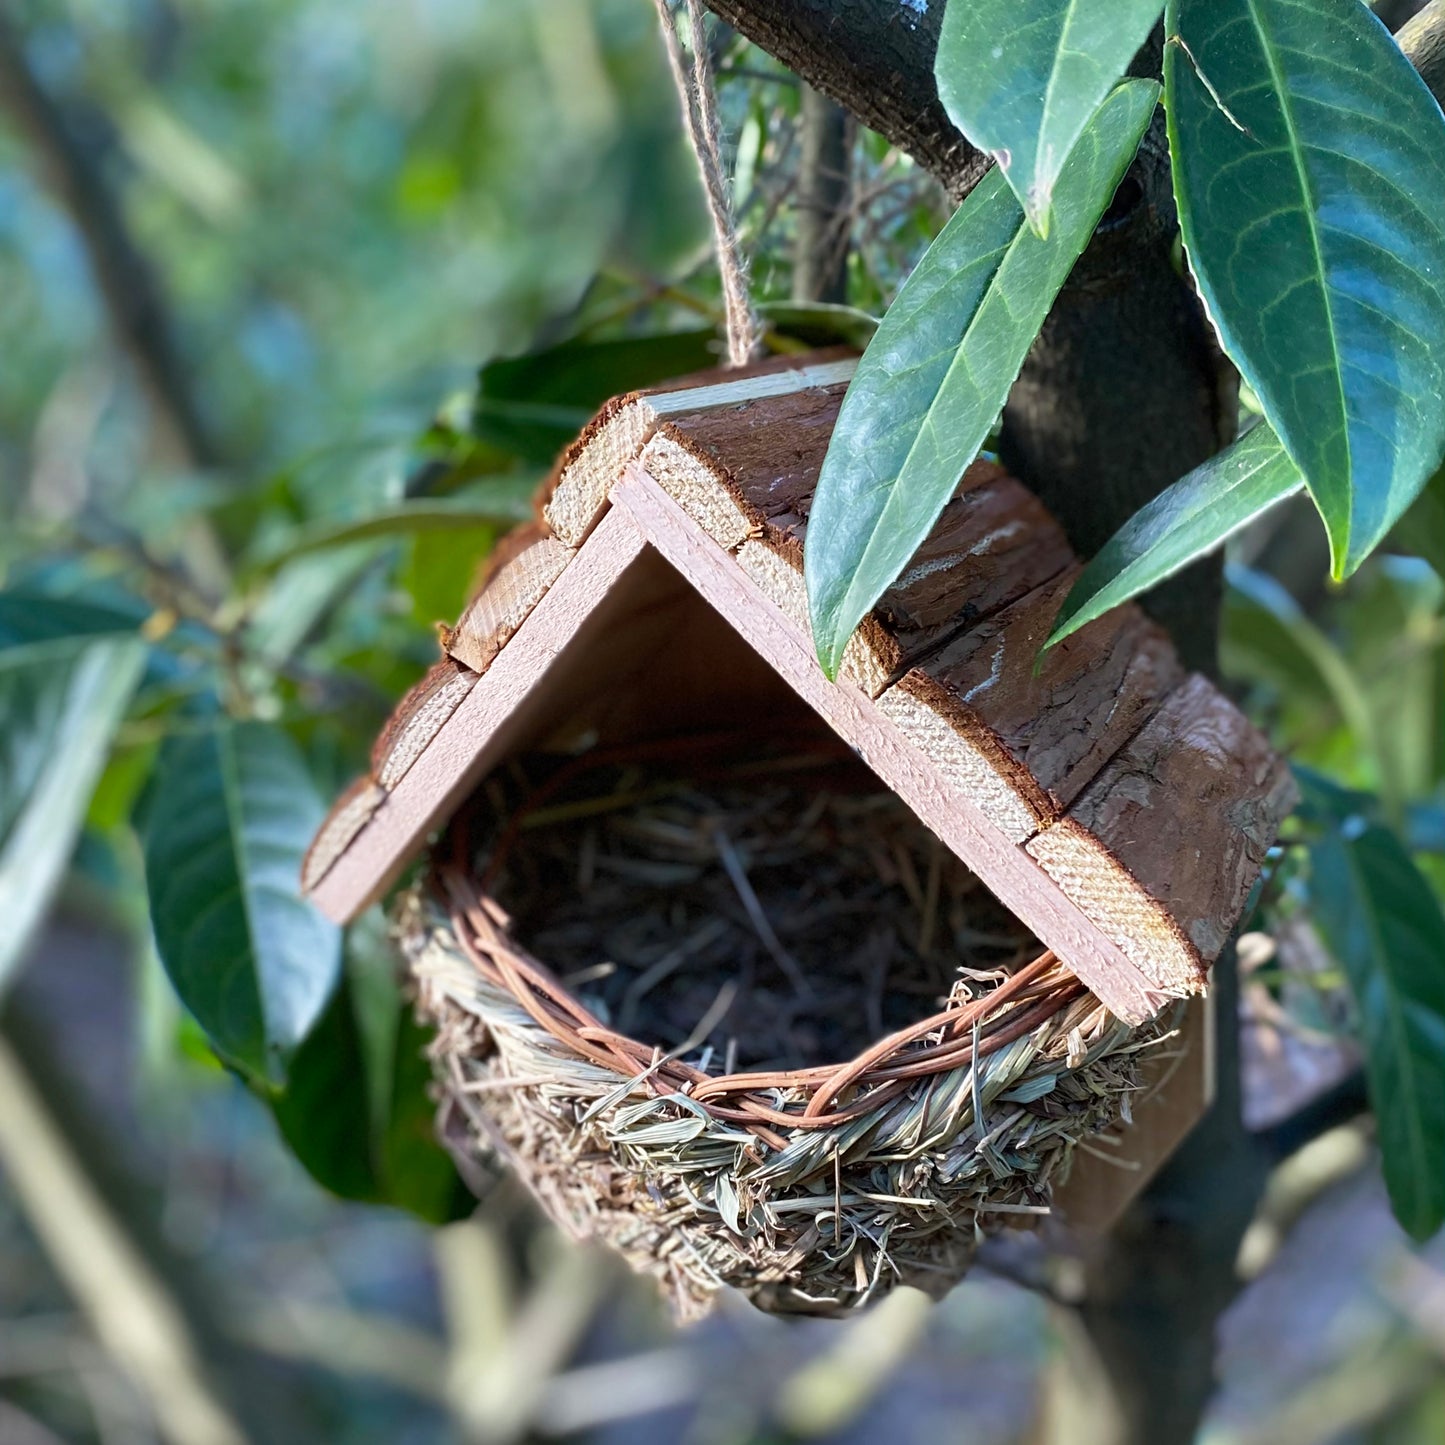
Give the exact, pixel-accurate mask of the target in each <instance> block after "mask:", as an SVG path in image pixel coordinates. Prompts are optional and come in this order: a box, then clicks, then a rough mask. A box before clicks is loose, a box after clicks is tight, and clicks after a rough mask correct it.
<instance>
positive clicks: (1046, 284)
mask: <svg viewBox="0 0 1445 1445" xmlns="http://www.w3.org/2000/svg"><path fill="white" fill-rule="evenodd" d="M1157 95H1158V88H1157V87H1156V86H1154V85H1153V84H1151V83H1149V82H1147V81H1142V80H1139V81H1128V82H1126V83H1125V84H1123V85H1121V86H1119V88H1118V89H1117V90H1115V91H1114V93H1113V94H1112V95H1111V96H1110V97H1109V98H1108V100H1106V101H1105V102H1104V104H1103V106H1102V107H1101V108H1100V110H1099V112H1098V114H1097V115H1096V116H1095V118H1094V120H1093V122H1092V123H1091V124H1090V126H1089V128H1088V129H1087V130H1086V131H1085V133H1084V135H1083V138H1082V139H1081V140H1080V141H1079V143H1078V145H1077V146H1076V147H1075V148H1074V152H1073V154H1072V155H1071V156H1070V158H1069V161H1068V163H1067V164H1066V165H1065V166H1064V169H1063V173H1062V174H1061V176H1060V178H1059V183H1058V186H1057V187H1056V189H1055V193H1054V223H1053V225H1052V227H1051V229H1050V232H1049V238H1048V239H1047V240H1045V241H1041V240H1040V239H1039V238H1038V237H1037V236H1036V235H1034V233H1033V232H1032V231H1031V230H1029V228H1028V225H1027V223H1026V222H1025V220H1024V214H1023V210H1022V209H1021V208H1020V206H1019V204H1018V202H1017V201H1016V200H1015V199H1014V196H1013V193H1012V192H1011V191H1010V190H1009V188H1008V185H1007V184H1006V182H1005V181H1004V180H1003V178H1002V177H1001V176H1000V175H998V173H997V172H991V173H990V174H989V175H987V176H985V177H984V179H983V180H982V181H981V182H980V183H979V185H978V186H977V187H976V188H975V189H974V191H973V193H972V194H971V195H970V196H969V198H968V199H967V200H966V201H965V202H964V203H963V205H962V206H960V207H959V209H958V211H957V213H956V214H955V215H954V217H953V219H952V220H950V221H949V223H948V224H947V225H946V226H945V227H944V228H943V230H942V231H941V232H940V233H939V236H938V239H937V240H935V241H934V243H933V245H932V246H930V247H929V249H928V252H927V254H926V255H925V256H924V257H923V259H922V260H921V261H920V262H919V263H918V266H917V268H916V269H915V270H914V272H913V274H912V275H911V276H910V277H909V278H908V281H907V282H906V283H905V284H904V287H903V289H902V290H901V291H900V292H899V294H898V299H897V300H896V301H895V302H894V303H893V306H892V308H891V309H890V310H889V312H888V314H887V316H885V317H884V318H883V321H882V324H881V325H880V326H879V328H878V334H877V335H876V336H875V337H874V338H873V341H872V343H871V344H870V345H869V347H868V350H867V351H866V352H865V353H864V355H863V359H862V361H861V362H860V363H859V364H858V371H857V374H856V375H855V377H854V379H853V384H852V385H851V386H850V387H849V389H848V394H847V396H846V397H845V399H844V402H843V408H842V411H841V413H840V414H839V417H838V424H837V426H836V427H835V428H834V431H833V437H832V441H831V442H830V443H829V446H828V455H827V458H826V459H825V461H824V463H823V470H822V475H821V476H820V478H819V481H818V490H817V494H816V496H815V497H814V500H813V508H812V512H811V515H810V519H809V523H808V550H807V556H806V559H805V564H804V566H805V575H806V579H807V584H808V604H809V608H810V611H811V614H812V621H813V636H814V642H815V644H816V646H817V649H818V657H819V659H820V660H821V661H822V664H823V667H824V670H825V671H826V672H827V673H828V674H829V675H830V676H832V675H834V674H835V673H836V672H837V669H838V664H839V662H840V661H841V659H842V656H843V648H844V646H845V645H846V643H847V641H848V638H849V636H850V635H851V633H852V631H853V629H854V628H855V627H856V626H857V625H858V623H859V621H860V620H861V619H862V618H863V616H864V615H865V614H866V613H867V612H868V610H869V608H871V607H872V606H873V604H874V603H875V602H876V601H877V600H878V598H879V597H880V596H881V595H882V594H883V592H884V591H885V590H886V589H887V587H888V586H889V585H890V584H891V583H892V582H893V581H894V579H895V578H896V577H897V576H898V574H899V573H900V572H901V571H902V570H903V568H904V567H905V566H906V565H907V563H908V559H909V558H910V557H911V556H912V555H913V553H914V551H915V550H916V549H917V547H918V545H919V543H920V542H922V541H923V539H924V538H925V537H926V536H927V535H928V532H929V529H930V528H931V527H932V526H933V524H934V522H935V521H936V520H937V518H938V514H939V513H940V512H941V511H942V510H943V508H944V505H945V504H946V503H947V501H948V499H949V497H950V496H952V494H953V491H954V489H955V487H957V485H958V480H959V478H960V477H961V476H962V475H963V471H964V468H965V467H967V466H968V464H969V463H970V462H971V461H972V460H973V459H974V457H975V456H976V455H977V453H978V449H979V448H980V447H981V446H982V445H983V442H984V439H985V438H986V437H987V435H988V433H989V430H990V428H991V427H992V426H993V424H994V422H995V420H996V419H997V417H998V414H999V411H1000V410H1001V409H1002V407H1003V403H1004V400H1005V398H1006V397H1007V395H1008V390H1009V387H1010V386H1011V385H1012V384H1013V381H1014V378H1015V377H1017V375H1018V373H1019V368H1020V367H1021V366H1022V365H1023V361H1024V357H1025V355H1026V354H1027V352H1028V348H1029V346H1030V345H1031V344H1032V342H1033V339H1034V337H1035V336H1036V335H1037V334H1038V330H1039V327H1040V326H1041V325H1042V324H1043V320H1044V317H1045V316H1046V315H1047V314H1048V310H1049V307H1050V306H1051V305H1052V304H1053V299H1054V297H1055V296H1056V295H1057V294H1058V291H1059V288H1060V287H1061V286H1062V285H1063V284H1064V281H1065V279H1066V278H1067V276H1068V274H1069V271H1070V270H1071V269H1072V268H1073V265H1074V262H1075V261H1076V260H1077V259H1078V256H1079V253H1080V252H1081V251H1082V250H1083V248H1084V246H1085V245H1086V244H1087V242H1088V239H1089V237H1090V236H1091V235H1092V234H1093V231H1094V227H1095V226H1096V225H1097V223H1098V220H1099V217H1100V216H1101V215H1102V214H1103V212H1104V209H1105V208H1106V207H1107V206H1108V204H1109V201H1110V199H1111V197H1112V196H1113V194H1114V191H1115V188H1116V187H1117V186H1118V184H1119V179H1120V177H1121V176H1122V175H1123V174H1124V170H1125V168H1126V167H1127V166H1128V164H1129V161H1130V160H1131V159H1132V158H1133V155H1134V152H1135V151H1136V150H1137V149H1138V145H1139V138H1140V136H1142V135H1143V133H1144V127H1145V126H1146V125H1147V124H1148V122H1149V117H1150V115H1151V114H1152V113H1153V110H1154V104H1155V100H1156V98H1157Z"/></svg>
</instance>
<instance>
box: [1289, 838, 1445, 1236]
mask: <svg viewBox="0 0 1445 1445" xmlns="http://www.w3.org/2000/svg"><path fill="white" fill-rule="evenodd" d="M1312 860H1313V873H1314V877H1313V885H1312V889H1311V895H1312V898H1313V904H1314V916H1315V921H1316V923H1317V924H1318V926H1319V928H1320V932H1321V934H1322V935H1323V937H1324V939H1325V942H1326V943H1327V944H1328V946H1329V948H1330V950H1331V952H1333V953H1334V955H1335V956H1336V958H1338V959H1339V961H1340V963H1341V964H1342V965H1343V966H1344V969H1345V972H1346V974H1347V976H1348V978H1349V981H1350V988H1351V990H1352V992H1353V993H1354V996H1355V1002H1356V1005H1357V1007H1358V1009H1359V1015H1360V1026H1361V1031H1362V1035H1363V1040H1364V1045H1365V1074H1366V1078H1367V1080H1368V1083H1369V1089H1370V1099H1371V1102H1372V1104H1373V1106H1374V1110H1375V1118H1376V1120H1377V1124H1378V1129H1379V1139H1380V1149H1381V1153H1382V1155H1383V1158H1384V1168H1385V1183H1386V1185H1387V1186H1388V1188H1389V1191H1390V1203H1391V1204H1392V1206H1393V1207H1394V1210H1395V1217H1396V1218H1397V1219H1398V1220H1399V1221H1400V1223H1401V1224H1402V1225H1403V1226H1404V1228H1405V1229H1406V1230H1408V1231H1409V1233H1410V1234H1411V1235H1413V1236H1414V1237H1415V1238H1416V1239H1419V1240H1424V1239H1428V1238H1429V1237H1430V1236H1431V1235H1432V1234H1434V1233H1435V1231H1436V1230H1438V1229H1439V1228H1440V1226H1441V1225H1442V1223H1445V914H1442V913H1441V909H1440V903H1439V900H1438V899H1437V898H1436V897H1435V894H1434V893H1433V892H1432V890H1431V888H1430V885H1429V883H1428V882H1427V881H1426V879H1425V878H1424V877H1423V876H1422V874H1421V873H1420V871H1419V869H1418V868H1416V867H1415V865H1414V863H1412V862H1411V860H1410V855H1409V854H1408V853H1407V852H1406V851H1405V849H1404V847H1403V846H1402V845H1401V843H1400V841H1399V839H1398V838H1396V837H1395V835H1394V834H1393V833H1392V832H1390V831H1389V830H1388V829H1387V828H1384V827H1382V826H1381V825H1379V824H1378V823H1369V822H1366V821H1365V820H1363V819H1359V818H1356V819H1351V820H1347V821H1346V822H1345V823H1344V824H1343V826H1341V827H1339V828H1336V829H1331V830H1330V831H1328V832H1327V833H1326V834H1325V835H1324V837H1323V838H1322V839H1321V840H1320V841H1319V842H1317V843H1316V844H1315V845H1314V847H1313V851H1312Z"/></svg>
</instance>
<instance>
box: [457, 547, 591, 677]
mask: <svg viewBox="0 0 1445 1445" xmlns="http://www.w3.org/2000/svg"><path fill="white" fill-rule="evenodd" d="M576 555H577V553H576V551H575V550H574V549H573V548H570V547H568V546H566V544H565V543H563V542H561V541H559V540H558V539H557V538H556V537H549V536H539V537H535V538H534V539H533V540H532V541H531V542H530V543H528V544H527V545H526V546H524V547H521V548H519V549H518V550H517V551H516V552H515V554H514V555H513V556H512V557H511V558H510V559H509V560H508V561H506V562H505V563H504V564H503V565H501V566H500V567H498V568H497V569H496V571H495V572H494V573H493V575H492V577H491V578H490V580H489V581H488V582H487V584H486V586H485V587H483V588H482V590H481V591H480V592H479V593H478V594H477V596H476V597H475V598H474V599H473V601H472V603H471V605H470V606H469V607H468V608H467V610H466V611H465V612H464V613H463V614H462V616H461V620H460V621H459V622H458V623H457V625H456V628H455V630H453V631H448V632H447V634H446V636H445V638H444V639H443V640H444V645H445V646H446V650H447V652H448V653H450V654H451V656H452V657H454V658H456V660H457V661H458V662H460V663H463V664H465V665H466V666H467V667H469V668H471V670H472V671H473V672H475V673H479V674H480V673H483V672H485V671H486V670H487V669H488V668H489V667H490V666H491V665H492V662H493V660H494V659H495V658H496V656H497V654H498V653H499V652H500V651H501V650H502V648H503V647H505V646H506V645H507V643H508V641H509V640H510V639H511V638H512V637H513V636H514V635H515V634H516V631H517V629H518V628H519V627H521V625H522V624H523V623H524V622H525V621H526V620H527V618H528V617H529V616H530V615H531V613H532V609H533V608H534V607H536V605H537V604H538V603H539V602H540V601H541V600H542V598H543V597H545V596H546V595H547V591H548V589H549V588H550V587H551V586H552V584H553V583H554V582H555V581H556V580H557V579H558V578H559V577H560V576H561V575H562V571H563V569H564V568H565V567H566V566H567V564H568V563H569V562H570V561H571V560H572V559H573V557H575V556H576Z"/></svg>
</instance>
